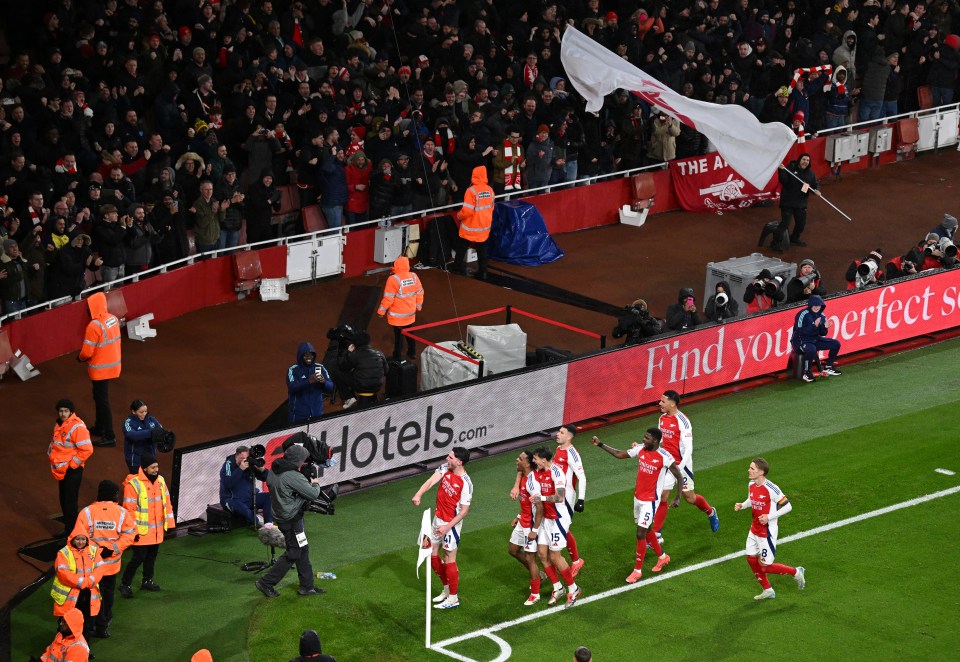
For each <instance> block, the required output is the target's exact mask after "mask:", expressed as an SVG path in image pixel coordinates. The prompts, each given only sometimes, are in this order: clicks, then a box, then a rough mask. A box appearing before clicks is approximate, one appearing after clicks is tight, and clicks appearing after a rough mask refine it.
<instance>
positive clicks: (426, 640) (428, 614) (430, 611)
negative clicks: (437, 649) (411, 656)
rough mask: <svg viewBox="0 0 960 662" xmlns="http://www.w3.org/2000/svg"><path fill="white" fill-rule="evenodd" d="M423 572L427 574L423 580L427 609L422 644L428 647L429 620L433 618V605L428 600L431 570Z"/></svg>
mask: <svg viewBox="0 0 960 662" xmlns="http://www.w3.org/2000/svg"><path fill="white" fill-rule="evenodd" d="M423 574H425V575H426V576H427V577H426V580H425V582H424V583H425V584H426V587H427V589H426V591H427V601H426V603H427V607H426V609H427V631H426V636H425V638H424V642H423V645H424V647H425V648H430V625H431V621H432V619H433V609H431V607H432V606H433V605H432V604H431V602H430V575H432V574H433V573H432V572H431V571H430V569H429V568H428V569H427V571H426V572H425V573H423Z"/></svg>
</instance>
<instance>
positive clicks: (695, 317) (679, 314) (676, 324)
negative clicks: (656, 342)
mask: <svg viewBox="0 0 960 662" xmlns="http://www.w3.org/2000/svg"><path fill="white" fill-rule="evenodd" d="M698 324H700V314H699V313H697V300H696V297H695V296H694V294H693V288H690V287H683V288H681V289H680V294H679V295H677V303H673V304H670V306H669V307H668V308H667V324H666V327H667V329H668V330H670V331H686V330H688V329H692V328H694V327H696V326H697V325H698Z"/></svg>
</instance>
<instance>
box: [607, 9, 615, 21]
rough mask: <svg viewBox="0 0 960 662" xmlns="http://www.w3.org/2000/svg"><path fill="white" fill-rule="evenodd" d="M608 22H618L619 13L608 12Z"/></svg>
mask: <svg viewBox="0 0 960 662" xmlns="http://www.w3.org/2000/svg"><path fill="white" fill-rule="evenodd" d="M607 20H608V21H616V20H617V12H615V11H609V12H607Z"/></svg>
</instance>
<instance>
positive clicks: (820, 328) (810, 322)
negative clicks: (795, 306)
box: [790, 294, 827, 352]
mask: <svg viewBox="0 0 960 662" xmlns="http://www.w3.org/2000/svg"><path fill="white" fill-rule="evenodd" d="M814 306H820V307H821V308H820V311H819V312H814V310H813V307H814ZM826 308H827V306H826V304H825V303H824V302H823V297H821V296H820V295H819V294H811V295H810V298H809V299H808V300H807V307H806V308H804V309H802V310H801V311H800V312H799V313H797V316H796V318H795V319H794V321H793V336H792V337H791V338H790V344H791V346H792V347H793V348H794V349H795V350H796V351H798V352H802V351H803V346H804V345H805V344H808V343H812V342H816V341H817V340H819V339H820V338H821V337H823V336H825V335H827V317H826V315H824V314H823V311H824V310H826Z"/></svg>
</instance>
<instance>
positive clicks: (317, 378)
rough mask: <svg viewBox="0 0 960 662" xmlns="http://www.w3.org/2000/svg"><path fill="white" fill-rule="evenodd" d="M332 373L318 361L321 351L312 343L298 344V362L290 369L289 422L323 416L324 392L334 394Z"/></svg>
mask: <svg viewBox="0 0 960 662" xmlns="http://www.w3.org/2000/svg"><path fill="white" fill-rule="evenodd" d="M333 388H334V386H333V380H332V379H330V373H329V372H327V369H326V368H325V367H323V364H322V363H317V351H316V350H315V349H314V348H313V345H312V344H310V343H309V342H302V343H300V346H299V347H297V362H296V363H294V364H293V365H291V366H290V367H289V368H287V394H288V398H289V399H288V401H287V403H288V409H287V421H288V422H289V423H305V422H307V421H309V420H310V419H313V418H319V417H321V416H323V394H324V393H333Z"/></svg>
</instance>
